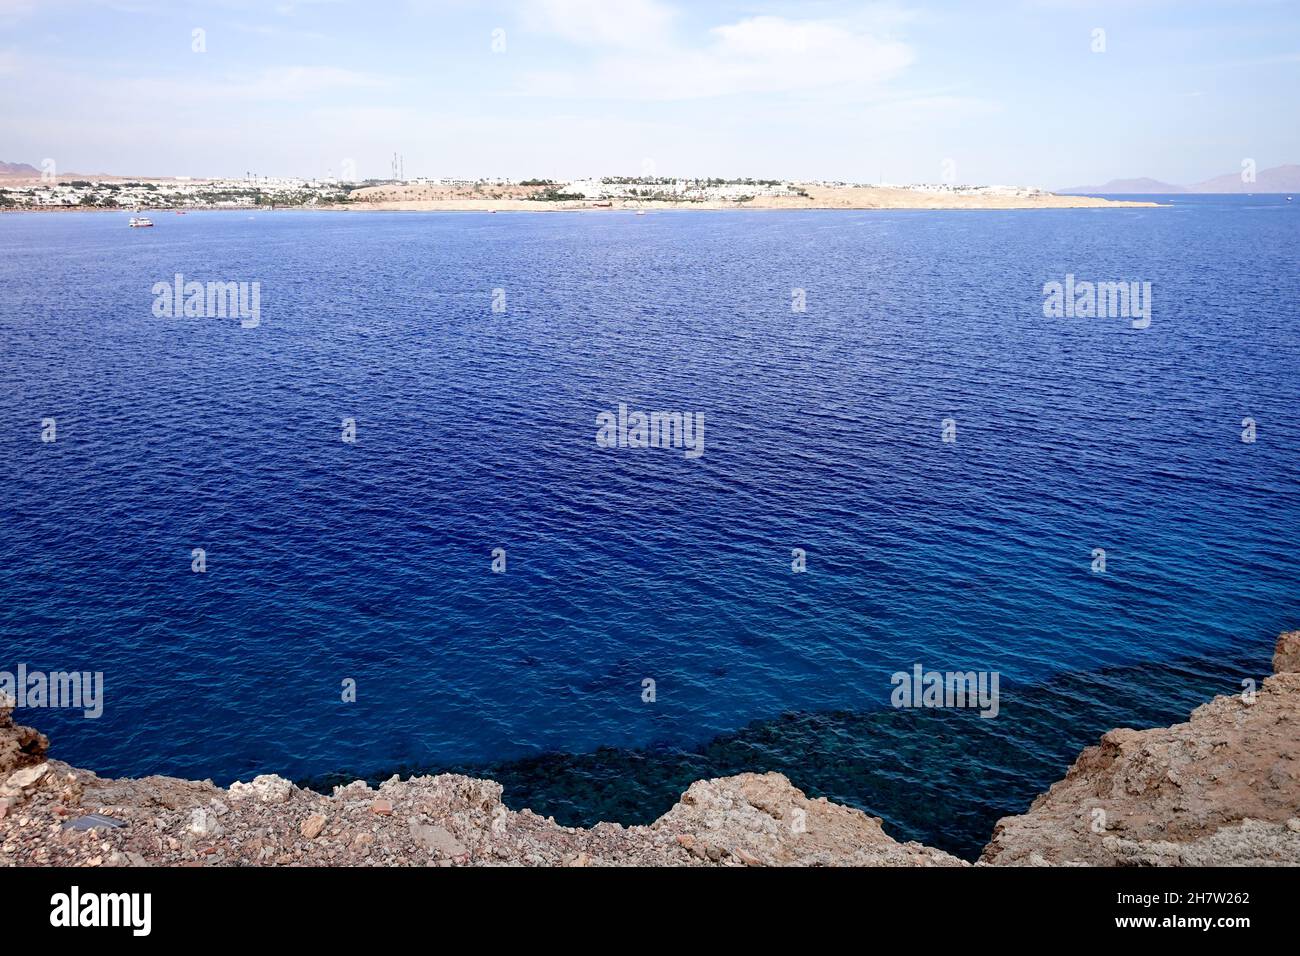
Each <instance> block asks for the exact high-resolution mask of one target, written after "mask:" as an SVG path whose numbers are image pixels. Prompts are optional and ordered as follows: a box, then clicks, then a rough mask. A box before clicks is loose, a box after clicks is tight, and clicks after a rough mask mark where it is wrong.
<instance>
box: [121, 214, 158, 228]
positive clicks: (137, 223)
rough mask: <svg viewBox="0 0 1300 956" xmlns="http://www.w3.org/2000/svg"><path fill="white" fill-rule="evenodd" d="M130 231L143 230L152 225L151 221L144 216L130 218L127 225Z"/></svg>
mask: <svg viewBox="0 0 1300 956" xmlns="http://www.w3.org/2000/svg"><path fill="white" fill-rule="evenodd" d="M127 225H129V226H130V227H131V228H132V229H144V228H146V227H148V226H152V225H153V220H152V219H149V218H148V217H146V216H132V217H131V221H130V222H129V223H127Z"/></svg>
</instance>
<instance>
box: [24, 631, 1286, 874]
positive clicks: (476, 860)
mask: <svg viewBox="0 0 1300 956" xmlns="http://www.w3.org/2000/svg"><path fill="white" fill-rule="evenodd" d="M1273 670H1274V674H1273V676H1271V677H1268V678H1266V679H1265V680H1264V681H1263V682H1262V683H1261V685H1260V686H1259V688H1258V689H1257V690H1255V691H1254V692H1253V693H1243V694H1241V695H1232V696H1221V697H1216V698H1214V699H1213V700H1212V701H1210V702H1209V703H1206V704H1204V705H1202V706H1200V707H1198V708H1196V709H1195V710H1194V711H1193V712H1192V713H1191V715H1190V717H1189V719H1188V721H1186V722H1184V723H1179V724H1175V725H1173V726H1172V727H1168V728H1154V729H1151V730H1144V731H1135V730H1128V729H1122V728H1121V729H1116V730H1112V731H1110V732H1108V733H1106V734H1104V735H1103V736H1102V737H1101V740H1100V742H1099V743H1098V744H1097V745H1095V746H1092V747H1088V748H1086V749H1085V750H1084V751H1083V752H1082V753H1081V754H1080V755H1079V757H1078V758H1077V759H1076V760H1075V761H1074V763H1073V765H1072V766H1071V767H1070V768H1069V770H1068V772H1067V773H1066V775H1065V777H1064V778H1063V779H1062V780H1060V781H1058V782H1057V783H1056V784H1053V785H1052V787H1051V788H1050V789H1049V790H1048V791H1047V792H1045V793H1043V794H1041V795H1040V796H1039V797H1038V798H1037V799H1035V800H1034V801H1033V803H1032V804H1031V805H1030V807H1029V808H1028V809H1027V810H1026V812H1025V813H1023V814H1020V815H1016V816H1010V817H1005V818H1003V819H1002V820H1000V821H998V823H997V825H996V827H995V829H994V831H993V834H992V836H991V839H990V842H989V843H988V845H987V846H986V847H985V849H984V852H983V855H982V856H981V858H980V860H979V862H978V864H977V865H992V866H1004V865H1031V866H1052V865H1104V866H1116V865H1161V866H1180V865H1300V816H1297V813H1298V811H1300V737H1298V736H1297V735H1296V734H1295V727H1296V726H1297V722H1298V721H1300V631H1293V632H1289V633H1285V634H1282V635H1281V636H1280V637H1279V639H1278V641H1277V644H1276V648H1275V652H1274V656H1273ZM48 748H49V741H48V740H47V739H46V738H45V737H44V736H43V735H42V734H40V733H39V732H37V731H35V730H33V729H31V728H27V727H22V726H18V725H15V724H14V723H13V720H12V717H11V714H10V711H9V709H8V708H7V707H0V780H3V781H4V783H3V784H2V785H0V865H11V866H12V865H37V866H40V865H74V866H103V865H109V866H115V865H123V866H171V865H189V866H204V865H209V866H211V865H335V866H351V865H385V866H398V865H400V866H427V865H440V866H453V865H479V866H482V865H520V866H586V865H615V866H622V865H649V866H701V865H717V866H762V865H873V866H969V865H970V864H969V863H968V862H967V861H965V860H961V859H959V858H957V857H955V856H952V855H951V854H948V853H946V852H944V851H942V850H938V849H935V848H933V847H928V846H925V845H923V844H921V843H917V842H914V841H908V842H901V843H900V842H898V841H897V840H894V839H893V838H892V837H890V836H889V835H888V834H887V833H886V832H885V831H884V828H883V826H882V821H881V820H880V819H879V818H876V817H872V816H869V815H868V814H866V813H863V812H862V811H860V810H856V809H851V808H848V807H844V806H840V805H838V804H835V803H832V802H830V801H828V800H826V799H825V798H817V799H810V798H808V797H807V796H806V795H805V794H804V793H803V792H802V791H800V790H798V789H797V788H795V787H794V786H793V785H792V784H791V783H790V781H789V780H788V779H787V778H786V777H785V776H783V775H781V774H779V773H766V774H754V773H742V774H738V775H736V776H731V777H722V778H717V779H712V780H701V781H697V782H695V783H693V784H692V785H691V786H690V787H689V788H688V789H687V790H686V792H685V793H683V794H682V796H681V799H680V800H679V801H678V802H677V804H676V805H675V806H673V807H672V809H671V810H669V811H668V812H667V813H665V814H663V815H662V816H661V817H659V818H658V819H656V820H655V821H654V822H653V823H650V824H649V825H646V826H629V827H624V826H621V825H619V824H613V823H599V824H596V825H595V826H593V827H590V828H581V827H563V826H560V825H558V824H556V823H555V822H554V820H553V819H551V818H543V817H541V816H539V815H537V814H535V813H533V812H532V811H530V810H520V811H513V810H509V809H507V808H506V807H505V806H504V804H503V803H502V801H501V795H502V787H501V785H500V784H499V783H496V782H495V781H492V780H483V779H476V778H471V777H466V776H462V775H457V774H443V775H439V776H434V777H427V776H426V777H415V778H411V779H408V780H405V781H404V780H401V779H399V778H398V777H396V776H394V777H393V778H391V779H389V780H387V781H385V782H383V783H382V784H380V785H379V786H378V787H377V788H372V787H371V786H369V785H368V784H366V783H364V782H362V781H355V782H352V783H349V784H347V785H346V786H340V787H336V788H335V789H334V792H333V794H332V795H330V796H324V795H321V794H319V793H316V792H314V791H310V790H304V789H301V788H298V787H296V786H294V785H293V784H292V783H291V782H290V781H289V780H286V779H284V778H282V777H277V776H269V775H268V776H260V777H257V778H255V779H254V780H253V781H251V782H249V783H234V784H232V785H231V786H230V787H229V788H225V789H223V788H219V787H215V786H214V785H213V784H212V783H211V782H210V781H202V782H199V781H188V780H179V779H176V778H170V777H157V776H154V777H144V778H141V779H121V780H109V779H103V778H100V777H98V776H97V775H96V774H94V773H92V772H89V771H85V770H79V769H76V768H73V767H70V766H68V765H67V764H64V763H62V762H60V761H57V760H52V759H49V758H48V755H47V754H48Z"/></svg>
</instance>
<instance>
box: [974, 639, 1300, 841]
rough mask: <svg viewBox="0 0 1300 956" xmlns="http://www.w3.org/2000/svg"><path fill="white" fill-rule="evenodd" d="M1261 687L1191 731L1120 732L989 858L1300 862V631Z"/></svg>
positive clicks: (1010, 822)
mask: <svg viewBox="0 0 1300 956" xmlns="http://www.w3.org/2000/svg"><path fill="white" fill-rule="evenodd" d="M1273 664H1274V669H1275V671H1277V673H1275V674H1274V675H1273V676H1272V677H1269V678H1267V679H1266V680H1265V681H1264V683H1263V685H1262V686H1260V687H1259V688H1258V690H1255V691H1252V689H1251V688H1250V687H1246V688H1244V689H1243V692H1242V693H1241V694H1239V695H1236V696H1233V697H1216V698H1215V699H1214V700H1212V701H1211V702H1210V703H1208V704H1205V705H1203V706H1201V707H1198V708H1197V709H1196V710H1194V711H1193V712H1192V715H1191V719H1190V720H1189V721H1188V722H1187V723H1185V724H1176V725H1174V726H1173V727H1169V728H1159V729H1155V730H1143V731H1137V730H1112V731H1110V732H1109V733H1107V734H1106V735H1104V736H1103V737H1102V738H1101V743H1100V744H1099V745H1097V746H1095V747H1089V748H1088V749H1087V750H1085V751H1084V752H1083V753H1082V754H1080V755H1079V759H1078V760H1076V761H1075V763H1074V766H1072V767H1071V768H1070V770H1069V772H1068V773H1067V774H1066V776H1065V779H1064V780H1061V781H1060V782H1058V783H1056V784H1054V785H1053V786H1052V787H1051V789H1050V790H1048V791H1047V793H1045V794H1042V795H1041V796H1040V797H1038V799H1036V800H1035V801H1034V802H1033V804H1032V805H1031V806H1030V808H1029V811H1028V812H1027V813H1025V814H1024V815H1022V816H1016V817H1006V818H1004V819H1002V820H1000V821H998V824H997V827H996V829H995V831H994V834H993V839H992V841H991V842H990V843H989V845H988V846H987V847H986V848H985V850H984V854H983V856H982V858H981V862H984V863H991V864H995V865H1015V864H1029V865H1041V864H1055V865H1071V864H1091V865H1100V866H1116V865H1144V866H1170V865H1221V866H1222V865H1233V864H1243V865H1269V864H1290V865H1300V632H1298V631H1292V632H1290V633H1287V634H1283V635H1282V636H1281V637H1280V638H1279V639H1278V643H1277V651H1276V653H1275V654H1274V657H1273Z"/></svg>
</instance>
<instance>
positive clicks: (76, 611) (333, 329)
mask: <svg viewBox="0 0 1300 956" xmlns="http://www.w3.org/2000/svg"><path fill="white" fill-rule="evenodd" d="M125 218H126V217H125V216H120V215H116V214H111V213H100V214H96V213H86V214H31V215H22V214H11V215H4V216H0V292H2V297H0V349H2V353H3V354H2V360H0V413H2V415H0V445H2V447H3V471H2V472H0V476H2V477H3V483H4V496H3V499H2V500H0V519H2V521H3V532H2V535H0V635H2V637H0V670H12V669H13V668H14V667H15V666H16V665H17V664H18V663H19V662H23V663H26V664H27V665H28V666H29V667H31V668H46V669H84V670H99V671H103V672H104V674H105V682H106V706H105V711H104V715H103V717H102V718H100V719H99V720H83V719H81V718H80V717H74V716H73V715H71V714H69V713H67V712H56V711H48V712H43V713H39V714H36V713H33V712H27V713H24V714H22V715H21V716H23V717H24V718H25V719H27V720H28V722H32V723H35V724H37V725H38V726H40V727H41V728H42V729H43V730H46V731H47V732H49V733H50V734H51V736H52V737H53V738H54V740H55V747H56V753H57V754H58V756H60V757H61V758H63V759H65V760H68V761H70V762H72V763H74V764H78V765H81V766H88V767H92V768H94V769H96V770H99V771H101V772H103V773H106V774H144V773H154V772H165V773H171V774H179V775H184V776H192V777H212V778H214V779H215V780H217V781H218V782H228V781H229V780H231V779H233V778H236V777H240V778H247V777H248V776H249V775H251V774H253V773H257V772H279V773H283V774H286V775H290V776H296V777H300V778H309V777H320V776H322V775H328V774H330V773H332V772H335V771H340V770H348V771H355V772H359V773H381V772H387V771H389V770H391V769H392V768H397V767H426V768H445V767H460V768H473V767H488V766H492V767H495V768H498V770H499V772H500V775H501V776H502V777H503V778H504V779H506V782H507V785H508V789H507V799H508V800H510V801H512V802H514V803H515V804H516V805H519V803H527V804H528V805H533V806H539V807H543V808H550V809H547V810H546V812H557V813H559V815H560V816H561V818H562V819H567V820H571V821H584V820H586V821H589V820H590V819H593V818H596V817H598V816H599V815H600V814H601V812H603V811H609V812H610V813H613V814H614V815H615V816H620V817H621V818H624V819H634V818H646V819H648V818H652V817H653V816H654V815H656V814H658V813H660V812H663V811H664V810H665V809H667V805H668V804H670V803H671V794H669V791H670V790H671V788H672V787H675V786H676V785H677V784H678V783H679V782H680V779H681V778H685V777H687V775H688V774H689V775H693V776H700V775H706V774H709V773H712V772H735V771H737V770H741V769H746V767H747V766H750V765H752V768H753V769H768V768H769V767H779V768H781V769H785V770H786V771H787V772H790V773H791V775H792V776H794V777H796V782H798V783H800V785H802V786H805V787H807V788H809V789H811V790H813V791H814V792H822V793H829V794H832V795H834V796H835V797H836V798H837V799H841V800H845V801H847V802H851V803H855V804H857V805H859V806H862V807H865V808H867V809H870V810H871V811H872V812H875V813H879V814H882V815H884V816H885V817H886V819H887V824H888V825H889V826H891V827H892V828H893V829H894V831H895V832H899V833H903V834H906V835H909V836H916V837H919V838H930V839H933V840H935V842H941V843H944V844H945V845H949V846H952V847H955V848H959V849H963V850H969V849H970V848H971V845H972V844H973V841H974V840H975V837H974V834H975V833H976V832H977V831H978V829H979V828H980V827H985V831H986V832H987V827H986V826H985V822H984V821H985V819H986V818H990V817H994V816H996V815H997V813H999V812H1014V811H1018V810H1021V809H1023V807H1024V805H1025V804H1026V803H1027V801H1028V799H1029V798H1030V797H1032V795H1033V793H1034V792H1035V791H1036V789H1040V788H1041V785H1044V784H1045V783H1046V782H1050V781H1051V780H1052V779H1055V778H1056V777H1058V776H1060V773H1061V772H1062V771H1063V769H1064V766H1065V764H1066V763H1068V762H1069V759H1070V756H1071V755H1070V754H1068V753H1060V752H1059V751H1060V750H1061V742H1062V741H1066V740H1068V741H1070V742H1071V743H1072V744H1073V742H1074V737H1075V736H1078V735H1079V734H1080V733H1085V736H1084V739H1083V741H1082V742H1084V743H1086V742H1087V741H1088V739H1090V738H1089V737H1087V736H1086V735H1087V734H1092V735H1095V733H1097V732H1099V731H1100V730H1103V729H1105V727H1107V726H1113V725H1114V724H1115V723H1124V722H1131V723H1139V724H1140V723H1142V722H1143V721H1153V722H1154V721H1167V720H1169V719H1175V718H1177V717H1178V716H1179V715H1180V714H1185V713H1186V710H1187V708H1188V707H1189V706H1190V705H1191V703H1193V702H1194V701H1195V700H1197V699H1201V698H1200V697H1199V696H1197V695H1203V694H1205V693H1207V692H1212V691H1213V690H1214V689H1216V688H1219V689H1221V690H1222V692H1227V693H1230V692H1232V691H1234V690H1236V689H1238V687H1239V681H1240V679H1241V678H1243V677H1249V676H1254V677H1258V676H1259V675H1260V674H1261V673H1263V672H1265V671H1266V670H1267V657H1268V649H1269V647H1270V644H1271V640H1272V638H1273V637H1274V636H1275V634H1276V632H1277V631H1279V630H1281V629H1284V628H1287V627H1294V626H1297V623H1298V621H1297V619H1298V618H1300V600H1298V599H1297V587H1296V585H1297V581H1298V580H1300V573H1298V572H1300V557H1298V556H1297V553H1296V549H1295V539H1296V532H1297V529H1298V528H1300V483H1298V481H1297V473H1298V471H1300V469H1297V448H1298V447H1300V441H1298V439H1300V424H1298V423H1297V412H1298V410H1300V403H1298V402H1297V399H1298V398H1300V331H1298V330H1297V303H1298V302H1300V279H1298V278H1297V270H1296V260H1297V252H1298V251H1300V241H1298V240H1300V210H1297V209H1296V208H1294V204H1290V205H1288V204H1286V203H1285V202H1282V201H1280V200H1279V199H1277V198H1275V197H1272V198H1270V197H1254V198H1232V199H1230V198H1222V197H1197V198H1195V199H1191V200H1184V201H1181V202H1179V203H1178V204H1176V205H1175V206H1174V207H1173V208H1169V209H1122V210H1121V209H1117V210H1096V211H1093V210H1062V211H1032V212H996V211H987V212H910V211H881V212H848V211H846V212H726V213H724V212H717V213H714V212H697V213H666V214H655V215H648V216H643V217H638V216H632V215H630V214H621V213H609V214H581V213H579V214H565V213H553V214H545V215H542V214H530V215H495V216H494V215H478V214H383V213H372V214H348V213H293V212H274V213H206V214H191V215H188V216H173V215H170V214H168V215H161V214H160V215H159V216H157V217H156V220H157V222H158V225H157V227H156V228H154V229H152V230H128V229H127V228H126V225H125ZM176 273H183V274H184V275H185V276H186V277H187V278H191V279H197V280H200V281H209V280H220V281H228V280H235V281H257V282H259V283H260V284H261V317H262V322H261V325H260V327H258V328H256V329H245V328H241V327H240V324H239V323H238V321H235V320H231V319H220V318H212V319H196V318H191V319H186V318H178V319H167V318H157V317H155V316H154V315H153V312H152V306H153V301H154V297H153V295H152V293H151V287H152V286H153V285H154V283H155V282H159V281H170V280H171V279H172V277H173V276H174V275H175V274H176ZM1067 273H1074V274H1075V275H1076V276H1078V277H1079V278H1080V279H1094V280H1111V279H1116V280H1118V279H1125V280H1128V279H1133V280H1141V281H1150V282H1151V283H1152V284H1153V290H1154V291H1153V295H1154V310H1153V318H1152V323H1151V327H1150V328H1149V329H1146V330H1141V331H1139V330H1134V329H1132V328H1131V327H1130V326H1129V323H1128V322H1127V321H1125V320H1123V319H1083V318H1075V319H1048V318H1044V316H1043V310H1042V302H1043V295H1042V287H1043V283H1044V282H1047V281H1050V280H1058V281H1060V280H1062V279H1063V278H1064V276H1065V275H1066V274H1067ZM796 288H799V289H805V290H807V293H806V294H807V312H806V313H802V314H799V313H794V312H792V311H791V290H792V289H796ZM496 289H501V290H504V294H505V302H506V306H507V309H506V311H505V312H504V313H502V314H494V313H493V311H492V308H491V306H492V301H493V294H494V290H496ZM620 402H626V403H627V404H628V405H629V406H630V407H631V408H633V409H638V408H639V409H647V410H656V409H664V410H683V411H696V412H702V413H703V414H704V417H705V423H706V428H705V454H704V455H703V457H702V458H699V459H698V460H689V459H687V458H685V457H684V455H683V454H682V453H681V452H680V451H676V450H668V449H647V450H639V449H602V448H599V447H597V445H596V441H595V433H596V424H595V417H596V415H597V413H599V412H601V411H603V410H612V409H614V408H616V407H617V405H618V404H619V403H620ZM47 417H54V418H55V419H56V420H57V423H58V424H57V428H58V433H57V441H56V442H55V443H53V444H45V443H42V442H41V440H40V436H41V420H42V419H43V418H47ZM949 417H951V418H953V419H955V420H956V422H957V441H956V442H955V443H953V444H945V443H944V442H942V441H941V440H940V427H941V426H940V422H941V420H943V419H945V418H949ZM1245 417H1251V418H1253V419H1255V421H1256V422H1257V423H1258V425H1257V427H1258V441H1256V442H1255V443H1253V444H1247V443H1243V442H1242V440H1241V431H1242V419H1243V418H1245ZM344 418H355V419H356V421H357V442H356V443H355V444H347V443H344V442H343V441H341V440H340V422H341V420H342V419H344ZM196 547H202V548H204V549H206V552H207V572H206V573H205V574H195V573H192V572H191V570H190V566H191V557H190V554H191V549H192V548H196ZM498 547H501V548H505V549H506V552H507V562H508V564H507V571H506V573H505V574H493V573H492V572H491V561H492V557H491V552H492V549H494V548H498ZM1098 547H1101V548H1105V550H1106V555H1107V566H1106V573H1104V574H1096V573H1093V572H1092V570H1091V562H1092V558H1091V552H1092V549H1094V548H1098ZM792 548H803V549H806V551H807V556H808V557H807V560H808V572H807V573H806V574H793V573H791V568H790V561H791V549H792ZM916 663H920V664H922V665H923V666H924V667H926V668H933V669H938V670H963V671H965V670H994V671H998V672H999V673H1000V674H1001V675H1002V678H1001V679H1002V690H1003V693H1004V694H1005V695H1007V696H1008V699H1009V700H1011V699H1016V700H1024V701H1030V702H1031V703H1032V702H1034V701H1038V702H1039V703H1038V704H1034V705H1033V706H1030V705H1029V704H1025V705H1023V706H1019V707H1015V706H1011V705H1010V704H1009V705H1008V706H1007V707H1006V708H1005V711H1004V713H1002V714H1000V715H999V717H998V718H996V719H994V720H980V719H979V718H977V717H975V716H974V715H973V714H970V713H966V714H960V715H952V714H949V715H939V714H936V713H934V712H917V711H901V712H899V711H893V710H889V711H888V713H882V709H885V708H888V705H889V694H890V691H891V690H892V687H891V685H890V682H889V676H890V674H891V673H893V672H894V671H898V670H909V669H910V668H911V667H912V665H913V664H916ZM1115 669H1119V670H1115ZM1108 673H1122V674H1124V675H1126V676H1125V679H1124V681H1123V682H1122V686H1117V685H1116V684H1115V683H1114V682H1113V681H1109V680H1107V679H1105V677H1104V675H1105V674H1108ZM1157 673H1158V674H1159V675H1161V676H1160V678H1159V679H1158V680H1156V679H1154V678H1152V679H1151V680H1150V681H1146V680H1145V678H1144V675H1147V674H1150V675H1155V674H1157ZM1087 675H1093V676H1087ZM1180 675H1181V676H1180ZM346 678H351V679H355V680H356V682H357V701H356V702H355V703H344V702H343V701H342V700H341V693H340V691H341V682H342V681H343V680H344V679H346ZM646 678H651V679H653V680H654V681H655V682H656V693H657V699H656V701H655V702H654V703H649V704H648V703H644V702H643V701H642V681H643V680H644V679H646ZM1062 681H1064V682H1065V683H1062ZM1061 687H1064V688H1066V689H1067V691H1063V692H1062V693H1066V694H1067V697H1068V700H1069V702H1070V704H1069V706H1068V707H1064V706H1050V707H1048V706H1042V704H1041V702H1042V700H1044V699H1051V698H1050V695H1051V694H1053V693H1057V692H1058V691H1057V690H1052V688H1058V689H1059V688H1061ZM1017 694H1019V695H1022V696H1020V697H1017V696H1016V695H1017ZM1044 694H1047V695H1048V697H1047V698H1044V697H1043V696H1042V695H1044ZM1024 695H1027V696H1024ZM783 715H785V716H783ZM945 727H959V728H967V729H963V730H961V732H960V733H959V734H958V736H957V737H955V738H954V737H951V736H950V735H948V732H947V731H945V730H944V729H943V728H945ZM754 734H758V735H759V736H758V737H757V738H755V737H753V736H752V735H754ZM773 734H775V735H777V738H779V740H777V742H775V743H772V745H771V746H770V747H768V748H767V750H766V751H763V748H762V747H758V748H757V749H756V745H755V744H754V741H755V740H759V741H762V740H766V739H769V738H771V735H773ZM876 734H878V735H879V738H878V740H875V739H873V735H876ZM738 735H739V736H738ZM764 735H767V736H766V737H765V736H764ZM773 739H774V738H773ZM945 740H947V741H949V742H948V743H945ZM952 740H957V741H959V742H960V746H958V747H957V748H956V750H954V749H953V746H952V745H951V741H952ZM738 742H739V743H738ZM738 746H739V749H737V747H738ZM601 748H608V749H605V750H601ZM958 752H959V756H960V759H957V757H955V756H954V754H955V753H958ZM555 754H569V755H573V756H571V757H563V758H561V757H555V756H547V755H555ZM710 754H712V756H710ZM765 754H766V755H765ZM773 754H776V756H772V755H773ZM602 755H604V758H602ZM605 758H607V759H605ZM602 759H604V760H605V762H604V763H603V764H602V762H601V761H602ZM674 761H675V762H674ZM665 768H667V769H665ZM614 771H616V772H614ZM973 777H978V778H979V779H980V780H985V781H994V783H993V784H989V785H981V786H979V787H973V786H971V785H970V783H969V781H970V780H971V779H972V778H973ZM648 781H649V782H648ZM653 781H659V782H660V783H654V782H653ZM512 787H513V789H511V788H512ZM963 793H969V794H971V796H970V798H969V803H970V804H972V805H973V807H974V809H972V806H971V805H964V804H963V799H962V794H963ZM665 801H667V803H665ZM971 813H975V814H976V816H977V817H978V820H976V821H975V822H973V823H970V824H969V825H967V823H965V822H963V820H965V818H966V817H967V816H969V815H970V814H971Z"/></svg>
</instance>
